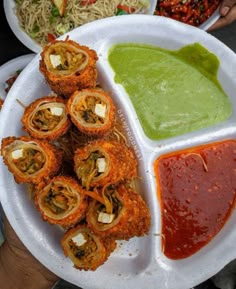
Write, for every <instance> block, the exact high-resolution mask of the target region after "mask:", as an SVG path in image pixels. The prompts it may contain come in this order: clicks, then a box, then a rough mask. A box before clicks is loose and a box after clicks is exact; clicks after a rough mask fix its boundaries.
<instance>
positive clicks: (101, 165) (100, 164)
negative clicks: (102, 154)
mask: <svg viewBox="0 0 236 289" xmlns="http://www.w3.org/2000/svg"><path fill="white" fill-rule="evenodd" d="M96 165H97V169H98V172H99V173H104V172H105V170H106V160H105V158H98V159H97V162H96Z"/></svg>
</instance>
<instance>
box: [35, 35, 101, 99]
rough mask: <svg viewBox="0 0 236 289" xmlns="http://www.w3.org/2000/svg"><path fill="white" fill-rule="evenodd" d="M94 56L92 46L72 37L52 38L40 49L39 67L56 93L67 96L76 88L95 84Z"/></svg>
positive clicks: (95, 59) (95, 55) (95, 56)
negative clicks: (84, 44) (70, 38)
mask: <svg viewBox="0 0 236 289" xmlns="http://www.w3.org/2000/svg"><path fill="white" fill-rule="evenodd" d="M97 59H98V57H97V54H96V52H95V51H94V50H92V49H89V48H88V47H86V46H81V45H79V44H78V43H76V42H75V41H72V40H68V39H66V40H64V41H54V42H52V43H50V44H49V45H47V46H45V47H44V49H43V51H42V53H41V61H40V71H41V72H42V74H43V75H44V77H45V79H46V80H47V82H48V84H49V86H50V87H51V89H52V90H53V91H54V92H55V93H56V94H58V95H63V96H65V97H69V96H70V95H71V94H72V93H73V92H74V91H76V90H81V89H83V88H88V87H95V86H96V83H97V70H96V61H97Z"/></svg>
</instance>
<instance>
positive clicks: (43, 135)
mask: <svg viewBox="0 0 236 289" xmlns="http://www.w3.org/2000/svg"><path fill="white" fill-rule="evenodd" d="M44 103H61V104H63V105H65V103H66V101H65V100H64V99H62V98H60V97H50V96H45V97H42V98H39V99H36V100H35V101H33V102H32V103H31V104H30V105H29V106H28V107H26V109H25V112H24V114H23V116H22V118H21V122H22V124H23V130H25V131H27V132H28V133H29V134H30V135H31V136H32V137H34V138H37V139H44V140H48V141H51V140H55V139H57V138H58V137H59V136H61V135H63V134H65V133H66V132H67V131H68V129H69V128H70V126H71V122H70V120H69V118H68V117H67V116H66V115H65V116H64V118H63V119H62V120H61V121H60V123H59V124H58V125H57V126H56V128H55V129H53V130H52V131H51V132H50V131H45V130H44V131H43V130H39V129H37V128H35V127H32V125H31V123H30V118H31V117H32V114H33V113H35V112H36V111H37V108H38V107H39V106H40V105H41V104H44ZM65 109H66V107H65Z"/></svg>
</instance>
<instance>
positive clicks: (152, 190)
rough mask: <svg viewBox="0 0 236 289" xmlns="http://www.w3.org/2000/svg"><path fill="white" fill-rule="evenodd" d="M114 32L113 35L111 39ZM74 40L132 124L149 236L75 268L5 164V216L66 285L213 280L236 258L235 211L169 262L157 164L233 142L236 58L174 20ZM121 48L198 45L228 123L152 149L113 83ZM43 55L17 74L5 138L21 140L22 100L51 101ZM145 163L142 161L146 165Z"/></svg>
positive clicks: (105, 27) (117, 286) (186, 284)
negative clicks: (168, 154) (207, 238)
mask: <svg viewBox="0 0 236 289" xmlns="http://www.w3.org/2000/svg"><path fill="white" fill-rule="evenodd" d="M114 31H115V33H114ZM69 36H70V39H72V40H75V41H78V42H79V43H80V44H82V45H87V46H89V47H90V48H92V49H94V50H96V51H97V54H98V56H99V61H98V63H97V68H98V75H99V81H100V83H101V85H102V87H103V88H104V89H105V90H109V91H111V92H112V95H113V98H114V100H115V103H116V106H117V109H119V110H121V111H122V113H123V114H124V117H125V119H126V120H127V125H128V126H129V128H130V132H131V136H133V137H134V139H135V141H136V143H137V146H138V148H139V149H140V152H141V155H142V161H140V162H139V167H141V169H140V172H141V176H142V182H143V183H144V186H146V187H145V190H144V192H145V195H144V197H145V200H146V201H147V203H148V205H149V207H150V210H151V214H152V228H151V231H150V234H149V236H146V237H143V238H133V239H131V240H130V241H128V242H122V243H123V245H122V246H120V247H119V248H118V250H116V251H115V252H113V253H112V254H111V256H110V257H109V259H108V261H107V262H106V263H105V264H104V265H102V266H100V267H99V268H98V269H97V270H96V271H95V272H91V271H87V272H85V271H80V270H76V269H75V268H73V264H72V262H71V260H70V259H69V258H65V256H64V255H63V252H62V248H61V245H60V240H61V238H62V234H63V232H62V231H61V230H60V229H58V227H57V226H53V225H50V224H48V223H46V222H43V221H42V218H41V216H40V214H39V212H38V211H37V209H36V208H35V206H34V204H33V202H32V201H31V200H29V198H28V195H27V193H26V192H25V189H26V188H25V187H24V186H23V185H18V184H16V183H15V182H14V179H13V176H12V175H11V174H10V173H9V171H8V170H7V167H6V166H5V165H4V164H3V163H2V162H1V163H0V183H1V190H0V199H1V202H2V205H3V208H4V210H5V213H6V215H7V217H8V219H9V221H10V223H11V225H12V226H13V228H14V230H15V231H16V233H17V234H18V235H19V237H20V239H21V240H22V242H23V243H24V244H25V246H26V247H27V248H28V249H29V250H30V252H31V253H32V254H33V255H34V256H35V257H36V258H37V259H38V260H39V261H40V262H41V263H42V264H43V265H44V266H46V267H47V268H49V269H50V270H51V271H53V272H54V273H55V274H56V275H58V276H60V277H61V278H63V279H64V280H67V281H69V282H71V283H74V284H76V285H78V286H80V287H82V288H89V289H101V288H103V289H131V288H132V289H133V288H136V289H143V288H148V289H189V288H191V287H193V286H195V285H197V284H199V283H201V282H203V281H204V280H206V279H208V278H210V277H211V276H213V275H214V274H216V273H217V272H218V271H219V270H221V269H222V268H223V267H224V266H225V265H226V264H228V263H229V262H230V261H231V260H232V259H234V258H236V212H235V211H233V212H232V214H231V216H230V218H229V219H228V221H227V223H226V224H225V225H224V227H223V229H222V230H221V231H220V232H219V233H218V234H217V235H216V236H215V237H214V238H213V239H212V240H211V242H210V243H208V244H207V245H206V246H204V247H203V248H202V249H201V250H199V251H198V252H197V253H196V254H194V255H192V256H191V257H189V258H186V259H182V260H170V259H168V258H166V257H165V256H164V255H163V253H162V251H161V244H160V237H158V236H157V235H156V234H157V233H158V232H159V233H160V232H161V220H160V209H159V205H158V200H157V194H156V183H155V178H154V176H153V175H154V172H153V159H155V158H156V157H157V155H158V154H161V152H163V151H165V149H166V148H170V147H171V148H172V150H175V149H178V150H180V149H181V148H182V147H183V146H185V145H188V146H193V147H195V146H197V145H200V144H201V143H205V142H214V141H217V140H219V139H224V138H234V139H235V138H236V98H235V91H236V79H235V75H236V55H235V53H234V52H233V51H232V50H230V49H229V48H228V47H227V46H226V45H225V44H223V43H222V42H220V41H219V40H217V39H216V38H215V37H213V36H211V35H210V34H208V33H206V32H205V31H203V30H201V29H198V28H195V27H192V26H190V25H186V24H183V23H180V22H177V21H174V20H171V19H169V18H165V17H156V16H148V15H129V16H126V17H119V18H118V17H112V18H107V19H102V20H98V21H96V23H95V22H92V23H89V24H86V25H83V26H81V27H80V28H77V29H75V30H73V31H71V32H70V33H69ZM122 42H136V43H137V42H138V43H146V44H152V45H157V46H159V47H162V48H166V49H172V50H175V49H178V48H180V47H182V46H184V45H187V44H191V43H195V42H198V43H201V44H202V45H203V46H204V47H206V48H207V49H208V50H210V51H211V52H212V53H214V54H215V55H216V56H217V57H218V58H219V59H220V68H219V72H218V79H219V82H220V83H221V85H222V88H223V89H224V90H225V92H226V94H227V95H228V96H229V98H230V101H231V103H232V107H233V114H232V117H231V118H230V119H228V120H227V121H225V122H223V123H220V124H218V125H215V126H212V127H209V128H206V129H204V130H199V131H197V132H193V133H190V134H187V135H186V134H185V135H182V136H178V137H175V138H171V139H167V140H164V141H160V142H159V141H156V142H153V141H152V142H151V141H150V142H149V141H148V139H147V138H145V137H144V136H143V131H141V130H140V123H139V121H138V119H137V117H136V115H135V113H134V109H133V107H132V106H131V102H130V101H129V99H128V98H127V95H125V94H121V89H120V87H119V85H117V84H116V83H114V81H113V75H112V72H111V69H110V66H109V63H108V61H107V52H108V50H109V48H110V47H111V46H112V45H114V44H116V43H122ZM39 60H40V55H39V54H38V56H37V57H35V58H34V59H33V60H32V61H31V63H30V64H29V65H28V66H27V68H26V69H25V70H24V71H23V72H22V73H21V74H20V76H19V77H18V79H17V81H16V82H15V84H14V87H13V88H12V89H11V90H10V92H9V97H7V99H6V103H5V105H4V106H3V109H2V112H1V114H0V123H10V124H11V125H10V126H0V138H3V137H6V136H20V135H22V130H21V123H20V119H21V116H22V113H23V108H22V107H21V106H20V105H16V98H19V99H20V100H21V101H22V102H23V103H24V104H25V105H28V104H29V103H30V102H32V101H33V100H34V99H36V98H39V97H42V96H45V95H47V94H48V93H49V92H50V91H51V90H50V88H49V87H48V86H47V84H46V82H45V80H44V78H43V76H42V74H41V73H40V72H39ZM144 160H145V161H144Z"/></svg>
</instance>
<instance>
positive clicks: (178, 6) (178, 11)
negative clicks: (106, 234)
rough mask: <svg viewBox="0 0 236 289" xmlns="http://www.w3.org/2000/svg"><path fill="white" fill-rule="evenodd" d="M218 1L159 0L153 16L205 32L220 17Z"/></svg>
mask: <svg viewBox="0 0 236 289" xmlns="http://www.w3.org/2000/svg"><path fill="white" fill-rule="evenodd" d="M220 2H221V1H220V0H159V1H157V5H156V10H155V12H154V14H155V15H159V16H164V17H169V18H172V19H174V20H177V21H180V22H183V23H186V24H189V25H192V26H195V27H199V28H201V29H203V30H207V29H208V28H209V27H211V25H213V23H214V22H216V21H217V20H218V18H219V17H220V14H219V5H220Z"/></svg>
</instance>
